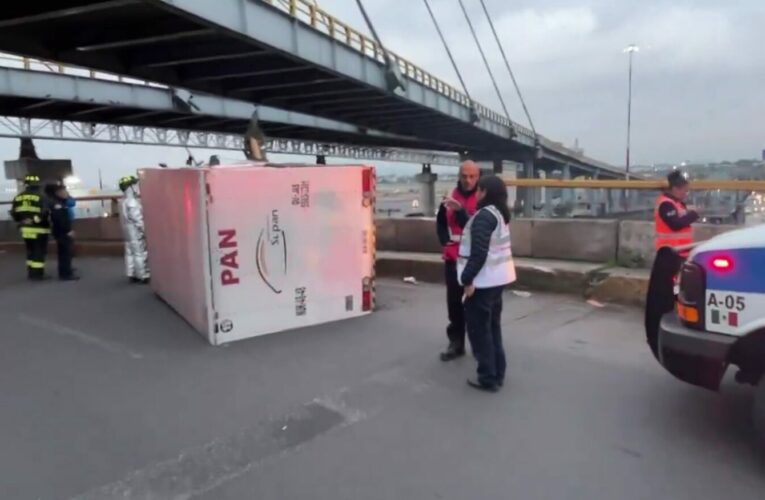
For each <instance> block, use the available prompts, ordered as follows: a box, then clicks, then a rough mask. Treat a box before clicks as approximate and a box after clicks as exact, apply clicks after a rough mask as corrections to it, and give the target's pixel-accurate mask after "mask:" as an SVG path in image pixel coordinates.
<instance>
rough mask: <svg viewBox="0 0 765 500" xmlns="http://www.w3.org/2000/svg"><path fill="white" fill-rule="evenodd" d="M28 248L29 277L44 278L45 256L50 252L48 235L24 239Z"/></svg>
mask: <svg viewBox="0 0 765 500" xmlns="http://www.w3.org/2000/svg"><path fill="white" fill-rule="evenodd" d="M24 244H25V245H26V249H27V277H29V279H42V277H43V276H44V275H45V256H46V254H47V253H48V235H45V234H41V235H38V236H37V237H36V238H29V239H26V238H25V239H24Z"/></svg>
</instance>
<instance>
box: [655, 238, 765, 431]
mask: <svg viewBox="0 0 765 500" xmlns="http://www.w3.org/2000/svg"><path fill="white" fill-rule="evenodd" d="M678 274H679V292H678V290H673V283H674V281H675V278H676V277H677V276H678ZM645 326H646V335H647V338H648V344H649V345H650V347H651V350H652V351H653V353H654V355H655V356H656V358H657V359H658V360H659V362H660V363H661V364H662V366H664V368H666V369H667V371H669V372H670V373H671V374H672V375H674V376H675V377H677V378H678V379H680V380H682V381H684V382H688V383H690V384H694V385H697V386H700V387H704V388H706V389H710V390H717V389H719V387H720V382H721V380H722V378H723V375H724V374H725V372H726V370H727V368H728V367H729V366H734V367H736V368H737V373H736V380H737V381H738V382H740V383H745V384H751V385H753V386H755V387H756V389H755V391H756V392H755V402H754V408H753V417H754V423H755V427H756V428H757V431H758V433H759V434H760V436H761V437H763V438H764V439H765V376H764V374H765V225H760V226H755V227H750V228H746V229H740V230H736V231H731V232H729V233H724V234H721V235H719V236H717V237H715V238H713V239H711V240H708V241H706V242H704V243H701V244H698V245H697V246H695V247H694V248H693V250H692V251H691V252H690V254H689V255H688V257H687V259H683V258H682V257H680V256H679V255H678V253H677V251H676V250H673V249H671V248H662V249H661V250H659V252H658V253H657V255H656V260H655V261H654V266H653V269H652V271H651V281H650V283H649V290H648V297H647V300H646V316H645Z"/></svg>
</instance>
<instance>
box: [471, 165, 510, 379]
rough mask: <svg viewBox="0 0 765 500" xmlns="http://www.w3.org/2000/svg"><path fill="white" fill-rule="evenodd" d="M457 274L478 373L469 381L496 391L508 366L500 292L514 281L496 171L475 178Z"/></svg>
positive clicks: (504, 196) (505, 214)
mask: <svg viewBox="0 0 765 500" xmlns="http://www.w3.org/2000/svg"><path fill="white" fill-rule="evenodd" d="M457 273H458V276H459V282H460V284H461V285H463V286H464V287H465V322H466V324H467V333H468V338H470V345H471V346H472V348H473V356H474V357H475V359H476V361H477V362H478V368H477V377H476V378H470V379H468V385H470V386H471V387H474V388H476V389H479V390H483V391H488V392H496V391H497V390H499V388H500V387H502V386H503V385H504V383H505V370H506V367H507V362H506V360H505V349H504V347H503V345H502V294H503V292H504V290H505V287H506V286H507V285H509V284H510V283H512V282H514V281H515V265H514V264H513V252H512V247H511V241H510V209H509V208H508V206H507V188H506V187H505V183H504V181H502V179H500V178H499V177H497V176H496V175H490V176H487V177H482V178H481V180H480V181H479V182H478V211H477V212H476V214H475V215H474V216H473V217H472V218H471V219H470V220H469V221H468V223H467V225H466V226H465V233H464V234H463V235H462V241H461V242H460V246H459V259H458V260H457Z"/></svg>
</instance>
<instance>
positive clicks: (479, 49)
mask: <svg viewBox="0 0 765 500" xmlns="http://www.w3.org/2000/svg"><path fill="white" fill-rule="evenodd" d="M458 2H459V3H460V7H461V8H462V13H463V14H464V15H465V21H467V24H468V27H469V28H470V32H471V33H472V34H473V39H474V40H475V44H476V45H477V46H478V52H480V53H481V58H482V59H483V64H484V66H486V71H487V72H488V73H489V78H491V83H492V84H493V85H494V90H495V91H496V92H497V97H499V102H500V104H502V109H503V110H504V112H505V117H507V120H508V121H509V122H510V127H511V128H512V126H513V121H512V120H511V119H510V113H508V112H507V106H505V100H504V99H502V93H501V92H500V91H499V87H498V86H497V81H496V80H495V79H494V74H493V73H492V72H491V66H489V61H488V60H487V59H486V54H484V53H483V47H481V42H480V41H479V40H478V35H477V34H476V32H475V29H474V28H473V23H472V22H470V16H468V13H467V10H466V9H465V3H464V2H463V1H462V0H458Z"/></svg>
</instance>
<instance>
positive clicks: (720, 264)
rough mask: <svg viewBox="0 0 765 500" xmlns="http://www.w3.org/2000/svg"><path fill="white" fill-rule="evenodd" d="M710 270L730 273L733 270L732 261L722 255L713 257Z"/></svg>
mask: <svg viewBox="0 0 765 500" xmlns="http://www.w3.org/2000/svg"><path fill="white" fill-rule="evenodd" d="M712 269H714V270H716V271H730V270H731V269H733V259H731V258H730V257H727V256H724V255H719V256H717V257H713V258H712Z"/></svg>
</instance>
